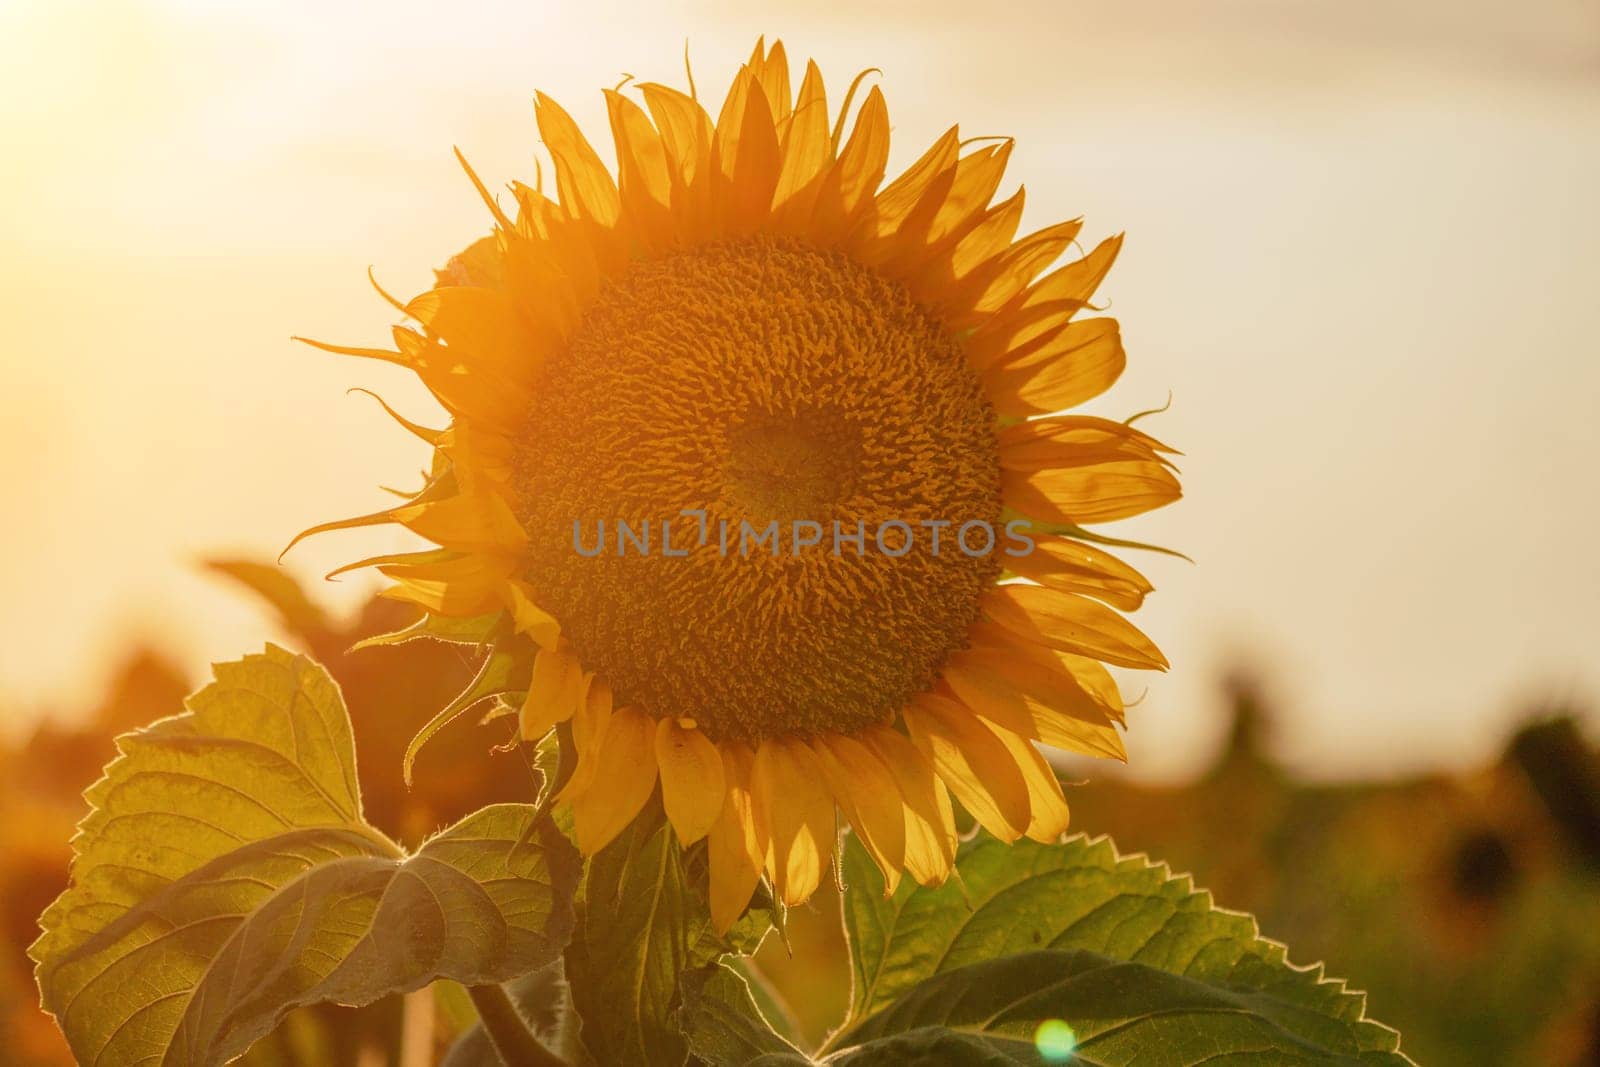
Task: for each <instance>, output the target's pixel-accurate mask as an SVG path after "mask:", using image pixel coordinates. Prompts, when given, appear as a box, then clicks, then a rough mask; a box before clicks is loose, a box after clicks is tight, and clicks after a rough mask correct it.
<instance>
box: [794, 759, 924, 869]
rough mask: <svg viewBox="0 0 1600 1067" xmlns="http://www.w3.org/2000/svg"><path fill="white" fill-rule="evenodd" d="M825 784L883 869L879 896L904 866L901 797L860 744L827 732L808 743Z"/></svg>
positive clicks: (880, 762)
mask: <svg viewBox="0 0 1600 1067" xmlns="http://www.w3.org/2000/svg"><path fill="white" fill-rule="evenodd" d="M813 748H814V749H815V751H816V753H817V759H818V760H820V761H821V763H822V772H823V775H824V777H825V778H826V779H827V781H828V788H829V789H830V790H832V792H833V795H834V797H835V798H836V799H837V800H838V802H839V807H841V808H842V809H844V813H845V817H846V818H847V819H849V820H850V825H851V826H853V827H855V831H856V836H857V837H859V838H860V839H861V844H862V846H863V847H865V848H866V850H867V854H868V855H869V856H871V857H872V860H873V862H874V863H876V864H877V865H878V869H879V870H880V871H882V872H883V884H884V895H885V896H889V895H892V894H893V893H894V891H895V889H897V888H898V887H899V885H900V869H901V868H902V867H903V866H904V865H905V855H906V820H905V800H904V799H903V798H902V797H901V796H900V786H899V785H898V784H897V783H896V782H895V779H894V775H892V774H890V773H889V768H887V767H885V766H884V765H883V760H881V759H879V758H878V756H877V755H876V754H875V753H874V752H873V751H872V750H871V749H870V748H868V747H867V746H866V745H863V744H862V743H861V742H859V741H857V740H855V739H854V738H852V737H846V736H844V735H842V734H828V735H824V736H823V737H820V738H818V739H817V741H816V742H815V744H814V745H813Z"/></svg>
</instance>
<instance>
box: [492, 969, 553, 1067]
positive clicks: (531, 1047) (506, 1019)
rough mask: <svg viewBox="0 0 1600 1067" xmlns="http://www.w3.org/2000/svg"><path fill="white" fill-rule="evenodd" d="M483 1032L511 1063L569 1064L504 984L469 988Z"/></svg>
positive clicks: (511, 1066)
mask: <svg viewBox="0 0 1600 1067" xmlns="http://www.w3.org/2000/svg"><path fill="white" fill-rule="evenodd" d="M467 993H468V995H470V996H471V997H472V1005H473V1007H475V1008H477V1009H478V1018H479V1020H481V1021H482V1023H483V1032H484V1033H485V1034H487V1035H488V1036H489V1043H490V1044H491V1045H493V1046H494V1050H495V1052H496V1053H497V1054H498V1055H499V1056H500V1059H501V1061H502V1062H504V1063H506V1064H507V1065H508V1067H523V1065H524V1064H526V1065H527V1067H568V1064H567V1061H566V1060H564V1059H562V1058H561V1057H560V1056H557V1055H556V1054H555V1053H554V1052H551V1051H550V1050H549V1049H547V1048H545V1047H544V1043H543V1042H541V1041H540V1040H539V1039H538V1038H537V1037H536V1036H534V1033H533V1031H532V1030H531V1029H530V1028H529V1027H528V1024H527V1021H526V1020H524V1019H523V1017H522V1014H521V1013H520V1012H518V1011H517V1008H516V1005H514V1004H512V1003H511V997H510V996H509V995H508V994H507V993H506V991H505V987H504V986H498V985H475V986H472V987H471V988H470V989H468V990H467Z"/></svg>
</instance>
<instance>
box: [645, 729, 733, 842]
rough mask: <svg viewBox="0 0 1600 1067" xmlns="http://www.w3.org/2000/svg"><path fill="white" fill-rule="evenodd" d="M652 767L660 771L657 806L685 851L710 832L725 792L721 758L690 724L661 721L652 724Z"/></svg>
mask: <svg viewBox="0 0 1600 1067" xmlns="http://www.w3.org/2000/svg"><path fill="white" fill-rule="evenodd" d="M656 763H657V765H658V766H659V767H660V769H661V804H662V806H663V807H664V808H665V809H666V812H667V821H668V822H670V823H672V829H673V830H674V831H675V832H676V833H677V835H678V842H679V843H680V844H682V845H684V846H685V847H687V846H689V845H692V844H694V843H695V842H696V841H698V840H700V839H701V838H702V837H704V836H706V834H707V833H709V832H710V830H711V827H712V825H713V824H714V823H715V822H716V821H717V818H718V817H719V816H720V815H721V814H722V803H723V794H724V793H725V792H727V788H726V781H725V779H724V777H723V771H722V757H721V755H720V754H718V752H717V746H716V745H715V744H713V743H712V741H711V739H710V738H708V737H707V736H706V735H705V734H703V733H701V732H700V731H699V730H698V729H697V728H695V726H694V725H693V723H689V724H688V725H685V724H684V723H683V722H680V721H679V720H677V719H672V718H664V719H662V720H660V721H659V722H658V723H657V724H656Z"/></svg>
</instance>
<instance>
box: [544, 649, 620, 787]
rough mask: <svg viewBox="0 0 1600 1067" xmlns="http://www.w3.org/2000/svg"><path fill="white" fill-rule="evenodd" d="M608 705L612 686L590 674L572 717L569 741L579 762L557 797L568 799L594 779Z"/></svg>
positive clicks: (608, 715) (610, 699)
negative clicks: (580, 703)
mask: <svg viewBox="0 0 1600 1067" xmlns="http://www.w3.org/2000/svg"><path fill="white" fill-rule="evenodd" d="M611 705H612V696H611V687H610V686H609V685H607V684H606V683H605V682H604V681H602V680H601V679H599V678H590V679H589V680H588V690H587V692H586V693H585V694H584V700H583V705H582V706H581V707H579V708H578V711H577V714H575V715H573V717H572V745H573V747H574V748H576V749H577V750H578V765H577V767H575V768H574V769H573V771H572V777H571V778H569V779H567V784H566V785H564V786H562V788H561V792H559V793H557V794H556V800H558V801H567V800H571V799H573V798H574V797H576V796H578V795H579V794H580V793H582V792H584V791H585V790H586V789H588V788H589V787H590V786H591V785H592V784H593V783H594V775H595V767H596V766H597V765H598V764H599V762H600V746H599V741H600V738H601V737H602V736H603V735H604V733H605V728H606V723H608V722H610V721H611Z"/></svg>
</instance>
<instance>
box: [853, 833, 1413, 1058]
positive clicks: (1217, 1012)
mask: <svg viewBox="0 0 1600 1067" xmlns="http://www.w3.org/2000/svg"><path fill="white" fill-rule="evenodd" d="M957 868H958V871H959V873H960V877H959V878H952V879H951V880H950V881H949V882H947V883H946V884H945V885H943V886H941V887H938V888H926V887H922V886H916V885H912V884H910V883H906V884H905V885H903V886H902V887H901V889H900V890H899V891H898V892H897V893H896V894H895V895H894V897H893V898H891V899H889V900H885V899H883V892H882V890H883V882H882V878H881V875H879V874H878V872H877V869H876V867H875V866H874V865H873V864H872V862H871V861H870V860H869V859H868V858H867V855H866V852H865V850H864V849H862V847H861V846H860V844H859V843H858V842H856V841H854V840H853V839H852V840H851V841H850V842H849V844H848V847H847V849H846V859H845V872H846V875H845V876H846V880H847V882H848V883H849V885H850V891H849V892H848V893H847V894H846V895H845V905H844V907H845V922H846V926H847V929H848V930H849V933H850V936H851V942H852V959H851V964H852V968H853V970H854V983H853V986H854V988H853V992H852V1004H851V1015H850V1018H851V1021H850V1023H849V1024H848V1030H847V1032H844V1033H841V1034H840V1035H838V1036H837V1037H836V1038H835V1039H834V1040H833V1041H831V1042H830V1046H831V1047H832V1048H835V1049H844V1048H849V1047H851V1046H855V1045H860V1044H862V1043H863V1042H873V1041H877V1040H879V1039H883V1038H886V1037H887V1036H889V1035H892V1034H896V1033H902V1032H905V1031H910V1030H917V1029H922V1028H927V1027H935V1028H939V1027H943V1028H945V1029H955V1030H959V1031H961V1032H963V1033H965V1034H967V1035H968V1036H969V1037H970V1036H972V1035H974V1034H976V1035H982V1036H983V1038H984V1040H983V1041H982V1042H981V1043H980V1044H979V1045H976V1046H970V1047H971V1048H972V1049H979V1050H982V1052H983V1055H986V1056H991V1057H998V1058H992V1059H990V1060H987V1061H984V1060H978V1059H974V1060H962V1061H956V1060H952V1061H951V1062H1013V1061H1015V1062H1023V1063H1035V1062H1042V1061H1040V1060H1039V1059H1038V1058H1037V1053H1036V1052H1035V1051H1033V1046H1032V1036H1033V1030H1034V1028H1036V1027H1037V1025H1038V1024H1039V1023H1040V1022H1042V1021H1045V1020H1048V1019H1052V1018H1059V1019H1062V1020H1064V1021H1065V1022H1066V1023H1067V1024H1069V1025H1070V1026H1071V1027H1072V1029H1073V1031H1074V1032H1075V1033H1076V1035H1077V1040H1078V1046H1077V1047H1078V1053H1077V1057H1078V1058H1077V1059H1075V1060H1073V1061H1072V1062H1075V1063H1082V1064H1093V1063H1102V1062H1103V1063H1127V1062H1133V1061H1134V1060H1135V1059H1137V1060H1138V1061H1139V1062H1146V1061H1148V1062H1150V1063H1162V1064H1168V1063H1171V1064H1187V1063H1197V1062H1200V1061H1202V1060H1203V1061H1205V1062H1207V1063H1210V1064H1217V1063H1245V1062H1249V1063H1265V1062H1272V1063H1340V1062H1357V1061H1359V1062H1363V1063H1383V1064H1404V1063H1407V1062H1409V1061H1408V1060H1406V1058H1405V1057H1404V1056H1402V1055H1401V1054H1400V1053H1399V1051H1398V1049H1399V1035H1398V1034H1396V1033H1395V1032H1394V1031H1393V1030H1390V1029H1389V1028H1387V1027H1384V1026H1382V1025H1380V1024H1378V1023H1375V1022H1372V1021H1371V1020H1368V1019H1366V1018H1365V1016H1364V1010H1365V998H1364V996H1363V995H1362V994H1360V993H1355V992H1351V991H1349V990H1347V989H1346V988H1345V986H1344V983H1342V982H1339V981H1334V980H1330V979H1326V978H1324V977H1323V975H1322V970H1321V968H1320V967H1309V968H1299V967H1295V966H1293V965H1291V964H1290V963H1289V962H1288V960H1287V958H1286V955H1285V950H1284V947H1283V946H1282V945H1279V944H1277V943H1276V942H1272V941H1268V940H1266V939H1264V938H1261V937H1260V936H1259V935H1258V932H1257V929H1256V924H1255V920H1254V919H1252V918H1251V917H1250V916H1248V915H1243V914H1240V913H1237V912H1230V911H1223V910H1221V909H1218V908H1216V907H1214V906H1213V905H1212V902H1211V896H1210V894H1209V893H1206V892H1203V891H1196V890H1195V889H1194V888H1193V887H1192V885H1191V884H1190V882H1189V879H1188V878H1187V877H1176V878H1175V877H1173V876H1172V875H1171V874H1170V873H1169V872H1168V871H1167V869H1166V868H1165V867H1161V866H1156V865H1152V864H1151V863H1149V862H1148V861H1147V860H1146V859H1144V858H1143V857H1142V856H1128V857H1119V856H1118V855H1117V854H1116V851H1115V849H1114V848H1113V847H1112V845H1111V842H1110V841H1109V840H1107V839H1105V838H1101V839H1098V840H1093V841H1091V840H1088V839H1086V838H1082V837H1078V838H1073V839H1071V840H1069V841H1067V842H1065V843H1064V844H1052V845H1041V844H1037V843H1034V842H1031V841H1022V842H1018V843H1017V844H1015V845H1004V844H1002V843H1000V842H998V841H996V840H994V839H992V838H989V837H987V836H985V835H980V836H979V837H977V838H975V839H973V840H972V841H970V842H968V843H967V844H966V845H964V846H963V847H962V850H961V854H960V856H959V857H958V860H957ZM925 1036H928V1035H925ZM1024 1038H1025V1039H1026V1040H1025V1041H1024ZM929 1039H930V1040H931V1039H932V1037H931V1036H929ZM941 1040H943V1039H942V1038H941ZM952 1040H953V1039H952ZM966 1045H970V1042H968V1043H966ZM966 1045H964V1047H966ZM1024 1046H1025V1047H1024ZM952 1047H954V1046H952ZM1140 1050H1147V1051H1140ZM867 1051H868V1050H867V1049H866V1048H863V1049H862V1050H861V1055H866V1054H867ZM838 1055H840V1057H841V1062H852V1063H854V1062H885V1063H887V1062H898V1061H893V1060H889V1059H885V1060H882V1061H874V1060H855V1059H849V1058H848V1057H844V1056H843V1054H842V1053H839V1054H838ZM1008 1056H1010V1057H1012V1059H1009V1060H1008V1059H1006V1058H1004V1057H1008ZM830 1062H831V1061H830ZM929 1062H934V1061H932V1060H930V1061H929Z"/></svg>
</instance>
